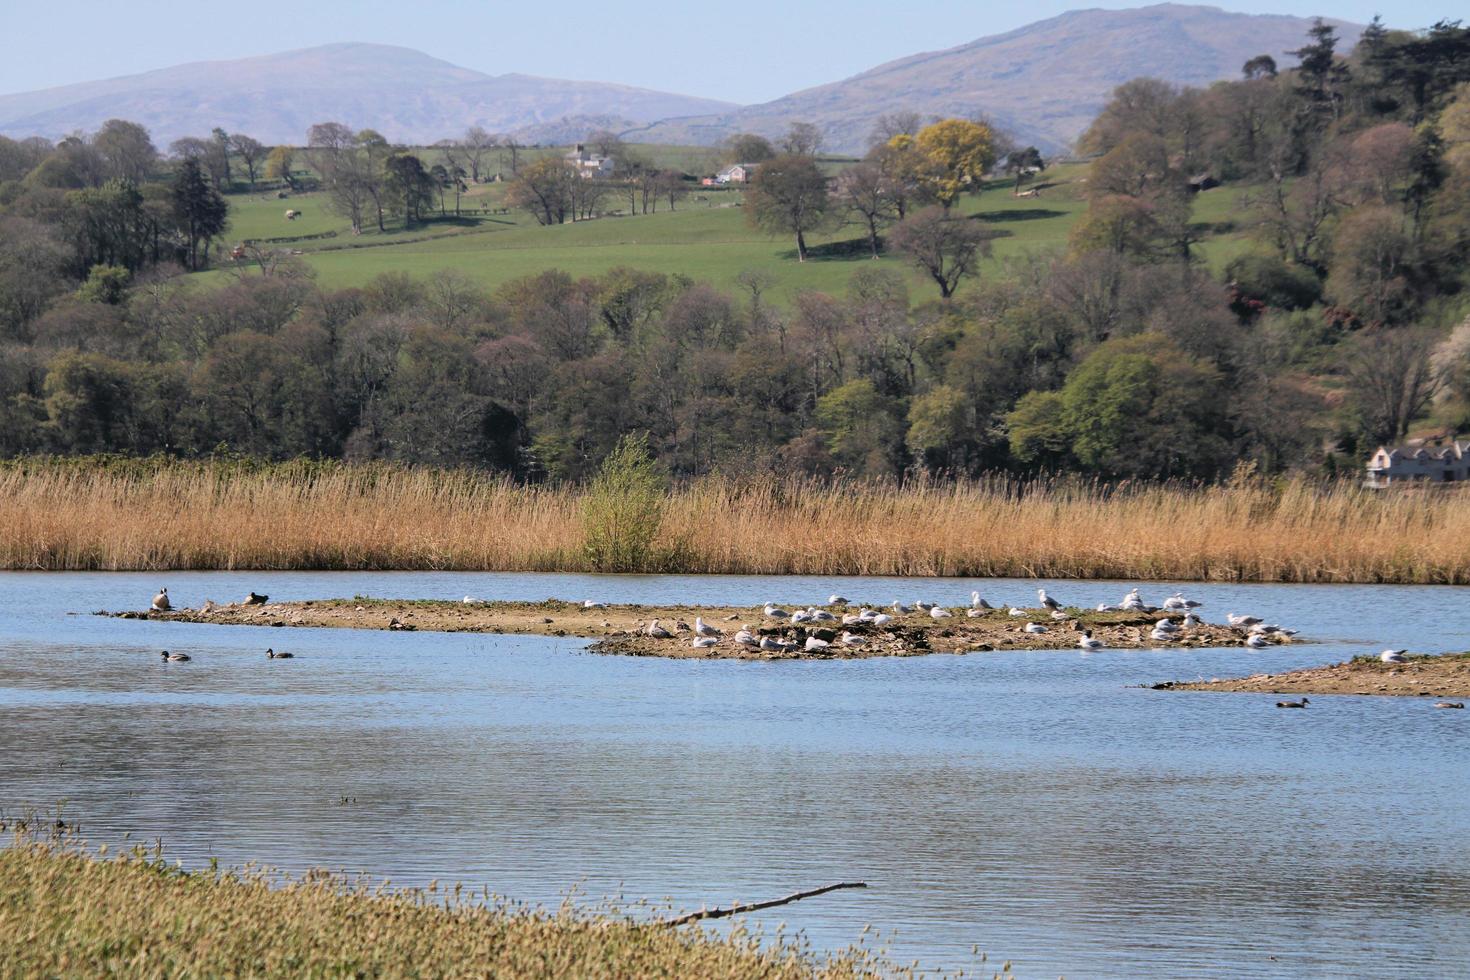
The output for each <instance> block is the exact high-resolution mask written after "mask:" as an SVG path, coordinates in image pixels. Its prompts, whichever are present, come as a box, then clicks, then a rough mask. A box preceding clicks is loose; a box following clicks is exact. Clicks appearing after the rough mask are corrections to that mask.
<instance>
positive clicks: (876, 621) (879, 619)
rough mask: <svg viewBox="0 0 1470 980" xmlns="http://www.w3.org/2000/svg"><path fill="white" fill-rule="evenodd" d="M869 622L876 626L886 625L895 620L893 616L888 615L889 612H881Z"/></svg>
mask: <svg viewBox="0 0 1470 980" xmlns="http://www.w3.org/2000/svg"><path fill="white" fill-rule="evenodd" d="M868 622H870V623H872V624H873V625H874V626H885V625H887V624H888V623H891V622H893V617H892V616H890V615H888V614H887V613H879V614H878V615H876V616H874V617H873V618H872V619H870V620H868Z"/></svg>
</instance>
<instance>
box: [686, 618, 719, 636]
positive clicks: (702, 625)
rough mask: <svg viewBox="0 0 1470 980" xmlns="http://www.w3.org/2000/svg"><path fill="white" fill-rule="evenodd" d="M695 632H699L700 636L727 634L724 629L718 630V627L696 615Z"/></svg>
mask: <svg viewBox="0 0 1470 980" xmlns="http://www.w3.org/2000/svg"><path fill="white" fill-rule="evenodd" d="M694 632H695V633H697V634H699V635H700V636H716V637H718V636H724V635H725V634H724V631H723V630H717V629H715V628H714V627H713V626H711V625H710V624H709V623H706V622H705V621H704V620H702V619H700V618H699V617H698V616H695V617H694Z"/></svg>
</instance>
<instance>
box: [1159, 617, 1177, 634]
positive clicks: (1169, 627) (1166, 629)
mask: <svg viewBox="0 0 1470 980" xmlns="http://www.w3.org/2000/svg"><path fill="white" fill-rule="evenodd" d="M1154 629H1155V630H1156V631H1158V632H1161V633H1177V632H1178V631H1179V624H1178V623H1176V622H1174V620H1172V619H1161V620H1159V621H1158V622H1157V623H1154Z"/></svg>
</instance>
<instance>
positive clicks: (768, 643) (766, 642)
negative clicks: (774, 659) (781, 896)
mask: <svg viewBox="0 0 1470 980" xmlns="http://www.w3.org/2000/svg"><path fill="white" fill-rule="evenodd" d="M760 648H761V649H762V650H767V651H770V652H773V653H774V652H775V651H777V650H784V649H786V645H785V644H784V643H781V642H780V641H779V640H774V639H772V638H771V637H769V636H763V637H761V642H760Z"/></svg>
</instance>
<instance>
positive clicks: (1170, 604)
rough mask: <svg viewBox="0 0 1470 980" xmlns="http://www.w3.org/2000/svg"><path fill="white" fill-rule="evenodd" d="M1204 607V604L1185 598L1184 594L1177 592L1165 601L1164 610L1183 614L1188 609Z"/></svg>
mask: <svg viewBox="0 0 1470 980" xmlns="http://www.w3.org/2000/svg"><path fill="white" fill-rule="evenodd" d="M1203 605H1204V603H1203V602H1196V601H1195V600H1193V599H1186V598H1184V593H1182V592H1176V593H1174V594H1173V595H1171V596H1170V597H1169V598H1167V599H1165V600H1164V608H1165V609H1168V610H1170V611H1172V612H1183V611H1184V610H1186V609H1198V608H1199V607H1200V606H1203Z"/></svg>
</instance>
